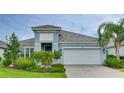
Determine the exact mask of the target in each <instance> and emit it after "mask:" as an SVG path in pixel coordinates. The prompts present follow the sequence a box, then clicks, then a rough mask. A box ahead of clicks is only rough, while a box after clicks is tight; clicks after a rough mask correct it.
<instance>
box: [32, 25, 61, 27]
mask: <svg viewBox="0 0 124 93" xmlns="http://www.w3.org/2000/svg"><path fill="white" fill-rule="evenodd" d="M33 28H61V27H58V26H54V25H41V26H34V27H33Z"/></svg>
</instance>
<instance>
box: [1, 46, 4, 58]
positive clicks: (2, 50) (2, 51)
mask: <svg viewBox="0 0 124 93" xmlns="http://www.w3.org/2000/svg"><path fill="white" fill-rule="evenodd" d="M3 53H4V49H3V48H0V57H2V59H3V58H4V57H3Z"/></svg>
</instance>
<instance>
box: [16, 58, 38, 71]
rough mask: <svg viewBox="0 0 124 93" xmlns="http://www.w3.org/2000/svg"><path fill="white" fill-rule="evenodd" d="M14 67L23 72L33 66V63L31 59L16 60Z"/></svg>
mask: <svg viewBox="0 0 124 93" xmlns="http://www.w3.org/2000/svg"><path fill="white" fill-rule="evenodd" d="M15 65H16V67H17V68H19V69H23V70H25V69H26V68H28V67H32V66H35V65H36V64H35V62H34V61H33V59H31V58H17V60H16V62H15Z"/></svg>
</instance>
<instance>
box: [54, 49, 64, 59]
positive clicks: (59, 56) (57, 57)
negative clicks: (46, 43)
mask: <svg viewBox="0 0 124 93" xmlns="http://www.w3.org/2000/svg"><path fill="white" fill-rule="evenodd" d="M61 56H62V52H61V51H56V50H55V51H54V58H55V59H56V60H58V59H60V58H61Z"/></svg>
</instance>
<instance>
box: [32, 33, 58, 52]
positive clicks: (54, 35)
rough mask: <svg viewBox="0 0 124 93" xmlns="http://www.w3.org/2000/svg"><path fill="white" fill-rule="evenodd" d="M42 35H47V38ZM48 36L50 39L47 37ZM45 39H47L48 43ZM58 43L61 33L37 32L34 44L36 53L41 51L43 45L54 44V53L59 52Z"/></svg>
mask: <svg viewBox="0 0 124 93" xmlns="http://www.w3.org/2000/svg"><path fill="white" fill-rule="evenodd" d="M42 34H45V37H44V35H42ZM47 35H48V36H49V37H46V36H47ZM41 36H42V37H41ZM43 38H46V41H45V40H44V39H43ZM58 41H59V31H55V32H40V31H39V32H38V31H35V44H34V45H35V46H34V48H35V51H39V50H41V43H52V51H54V50H58Z"/></svg>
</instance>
